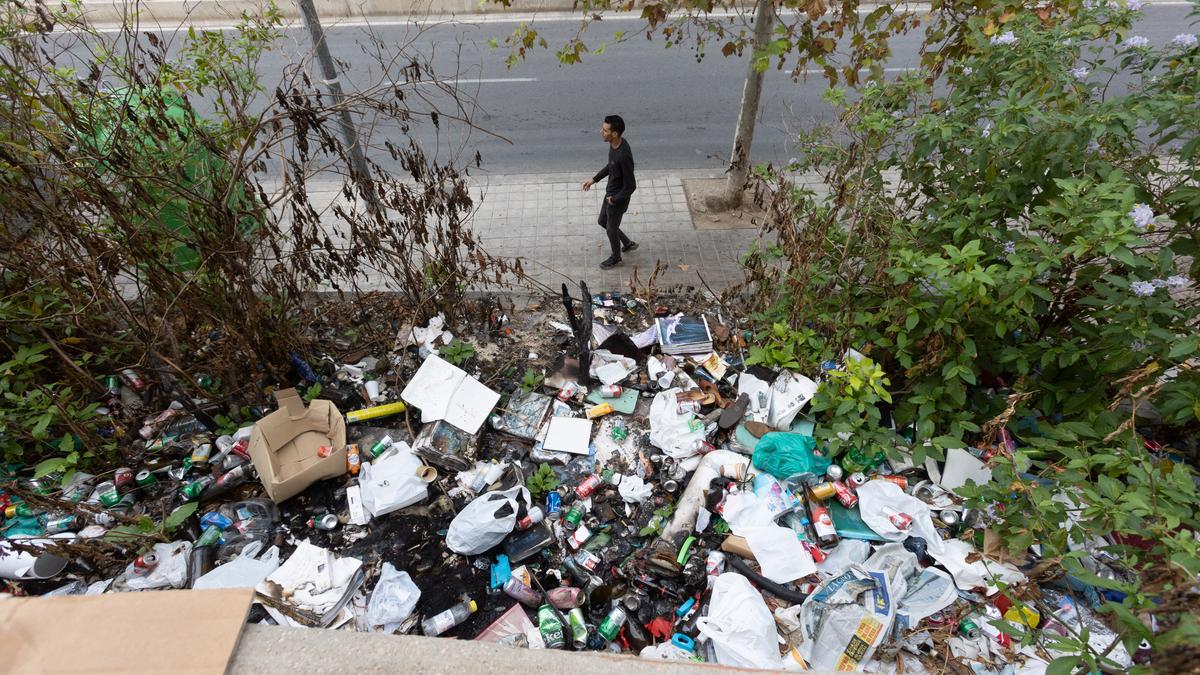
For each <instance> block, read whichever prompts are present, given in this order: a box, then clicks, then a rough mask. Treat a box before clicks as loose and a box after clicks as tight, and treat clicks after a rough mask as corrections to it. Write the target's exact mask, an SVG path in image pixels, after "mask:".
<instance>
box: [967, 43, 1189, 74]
mask: <svg viewBox="0 0 1200 675" xmlns="http://www.w3.org/2000/svg"><path fill="white" fill-rule="evenodd" d="M1175 39H1177V40H1178V39H1179V38H1175ZM1192 41H1193V42H1195V41H1196V38H1192ZM962 72H963V75H970V74H971V73H973V72H975V69H974V68H972V67H971V66H963V71H962Z"/></svg>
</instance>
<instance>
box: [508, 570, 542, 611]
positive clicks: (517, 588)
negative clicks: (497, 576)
mask: <svg viewBox="0 0 1200 675" xmlns="http://www.w3.org/2000/svg"><path fill="white" fill-rule="evenodd" d="M503 588H504V594H505V595H507V596H508V597H510V598H512V599H513V600H516V601H517V602H519V603H521V604H522V605H525V606H526V607H530V608H533V607H537V606H538V605H541V604H542V594H541V593H539V592H537V591H536V590H534V589H533V588H532V587H531V586H529V585H528V584H525V583H524V582H522V581H521V580H520V579H518V578H516V577H513V576H510V577H509V578H508V580H507V581H505V582H504V586H503Z"/></svg>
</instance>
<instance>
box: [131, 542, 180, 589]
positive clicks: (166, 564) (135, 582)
mask: <svg viewBox="0 0 1200 675" xmlns="http://www.w3.org/2000/svg"><path fill="white" fill-rule="evenodd" d="M154 555H157V556H158V565H157V566H155V568H154V569H153V570H151V571H150V573H149V574H147V575H146V576H144V577H138V576H133V575H128V576H127V577H126V579H125V588H127V589H129V590H131V591H146V590H150V589H152V588H183V586H184V584H186V583H187V578H188V560H189V559H190V558H191V556H192V544H191V542H186V541H174V542H171V543H169V544H155V545H154Z"/></svg>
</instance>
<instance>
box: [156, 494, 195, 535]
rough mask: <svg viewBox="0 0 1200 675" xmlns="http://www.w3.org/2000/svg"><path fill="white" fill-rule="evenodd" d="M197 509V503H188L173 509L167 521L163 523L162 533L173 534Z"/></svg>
mask: <svg viewBox="0 0 1200 675" xmlns="http://www.w3.org/2000/svg"><path fill="white" fill-rule="evenodd" d="M199 507H200V503H199V502H188V503H186V504H184V505H183V506H180V507H179V508H177V509H175V510H174V511H172V512H171V515H169V516H167V519H166V520H164V521H163V531H164V532H166V533H168V534H170V533H171V532H174V531H175V530H176V529H177V528H178V527H179V526H180V525H182V524H183V521H185V520H187V519H188V517H190V516H191V515H192V514H193V513H195V512H196V509H197V508H199Z"/></svg>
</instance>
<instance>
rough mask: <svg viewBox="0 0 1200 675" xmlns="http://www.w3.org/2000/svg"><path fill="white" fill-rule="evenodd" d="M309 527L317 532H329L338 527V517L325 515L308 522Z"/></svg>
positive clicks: (334, 514) (329, 514)
mask: <svg viewBox="0 0 1200 675" xmlns="http://www.w3.org/2000/svg"><path fill="white" fill-rule="evenodd" d="M308 522H309V525H310V526H312V527H315V528H317V529H318V530H325V531H329V530H332V529H334V528H336V527H337V526H338V517H337V514H336V513H326V514H325V515H323V516H321V517H320V518H313V519H311V520H309V521H308Z"/></svg>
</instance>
